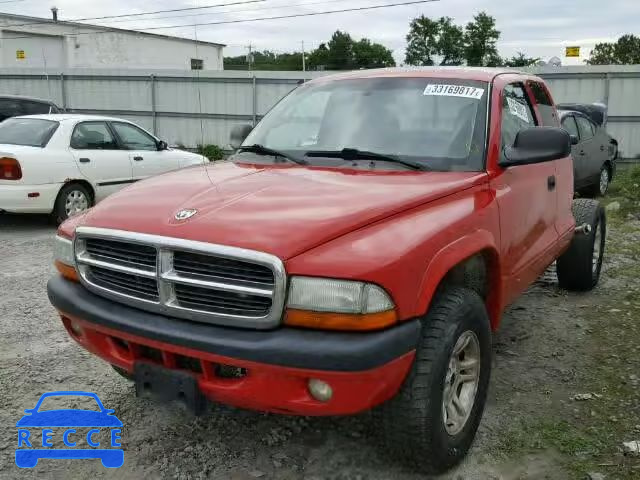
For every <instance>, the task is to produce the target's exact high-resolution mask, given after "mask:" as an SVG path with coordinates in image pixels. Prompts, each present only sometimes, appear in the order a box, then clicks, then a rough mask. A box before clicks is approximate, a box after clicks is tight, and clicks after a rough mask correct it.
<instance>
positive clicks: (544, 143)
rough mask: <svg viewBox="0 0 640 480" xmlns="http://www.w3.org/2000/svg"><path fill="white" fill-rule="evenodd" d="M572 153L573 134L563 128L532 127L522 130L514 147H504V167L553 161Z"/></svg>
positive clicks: (502, 161) (502, 164) (502, 162)
mask: <svg viewBox="0 0 640 480" xmlns="http://www.w3.org/2000/svg"><path fill="white" fill-rule="evenodd" d="M570 154H571V136H570V135H569V133H567V131H565V130H563V129H562V128H556V127H531V128H526V129H524V130H520V131H519V132H518V135H516V140H515V142H513V146H512V147H506V148H505V149H504V158H503V159H502V160H500V166H501V167H502V168H507V167H514V166H517V165H531V164H533V163H542V162H551V161H553V160H560V159H561V158H565V157H568V156H569V155H570Z"/></svg>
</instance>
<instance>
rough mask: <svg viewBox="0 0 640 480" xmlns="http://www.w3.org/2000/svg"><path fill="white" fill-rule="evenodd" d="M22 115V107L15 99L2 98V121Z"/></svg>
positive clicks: (0, 105)
mask: <svg viewBox="0 0 640 480" xmlns="http://www.w3.org/2000/svg"><path fill="white" fill-rule="evenodd" d="M18 115H22V106H21V105H20V102H19V101H18V100H15V99H13V98H0V121H2V120H4V119H6V118H9V117H17V116H18Z"/></svg>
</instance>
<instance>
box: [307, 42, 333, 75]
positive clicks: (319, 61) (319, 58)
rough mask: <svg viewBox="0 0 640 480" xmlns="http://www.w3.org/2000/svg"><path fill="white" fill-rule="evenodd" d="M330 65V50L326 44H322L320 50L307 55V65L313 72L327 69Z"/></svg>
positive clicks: (317, 49)
mask: <svg viewBox="0 0 640 480" xmlns="http://www.w3.org/2000/svg"><path fill="white" fill-rule="evenodd" d="M328 64H329V49H328V48H327V45H326V44H325V43H321V44H320V46H319V47H318V48H316V49H315V50H313V51H312V52H311V53H310V54H309V55H307V65H309V69H311V70H319V69H323V70H324V69H325V68H327V65H328Z"/></svg>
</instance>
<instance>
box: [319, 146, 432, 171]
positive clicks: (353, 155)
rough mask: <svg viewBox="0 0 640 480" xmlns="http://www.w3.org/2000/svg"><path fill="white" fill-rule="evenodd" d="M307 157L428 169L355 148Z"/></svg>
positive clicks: (392, 157)
mask: <svg viewBox="0 0 640 480" xmlns="http://www.w3.org/2000/svg"><path fill="white" fill-rule="evenodd" d="M306 156H307V157H326V158H342V159H344V160H380V161H382V162H392V163H399V164H401V165H404V166H405V167H409V168H411V169H412V170H423V171H425V170H429V167H427V166H426V165H424V164H422V163H418V162H412V161H411V160H404V159H402V158H400V157H397V156H395V155H385V154H383V153H376V152H368V151H366V150H358V149H357V148H343V149H342V150H326V151H322V150H315V151H311V152H307V153H306Z"/></svg>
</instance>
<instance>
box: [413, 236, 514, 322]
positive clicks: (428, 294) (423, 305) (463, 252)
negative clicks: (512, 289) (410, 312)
mask: <svg viewBox="0 0 640 480" xmlns="http://www.w3.org/2000/svg"><path fill="white" fill-rule="evenodd" d="M480 252H487V253H489V255H488V257H489V258H488V260H489V265H488V267H489V278H490V279H491V282H492V284H493V286H492V288H491V289H489V296H488V298H487V312H488V314H489V318H490V319H491V327H492V329H493V330H495V329H497V327H498V323H499V320H500V315H501V313H502V278H501V274H500V271H501V270H500V264H499V254H498V246H497V242H496V239H495V237H494V236H493V234H491V233H490V232H489V231H487V230H477V231H475V232H473V233H470V234H469V235H466V236H464V237H461V238H459V239H457V240H455V241H454V242H452V243H450V244H448V245H446V246H445V247H444V248H442V249H441V250H439V251H438V252H437V253H436V254H435V255H434V256H433V258H432V259H431V261H430V262H429V265H428V266H427V269H426V271H425V273H424V275H423V277H422V281H421V283H420V289H419V295H418V301H417V303H416V312H417V314H418V315H424V314H425V312H427V311H428V309H429V306H430V304H431V301H432V299H433V296H434V295H435V294H436V291H437V289H438V287H439V286H440V284H441V282H442V280H443V279H444V278H445V276H446V275H447V273H449V272H450V271H451V269H452V268H453V267H455V266H456V265H458V264H459V263H461V262H463V261H464V260H466V259H468V258H470V257H472V256H473V255H475V254H477V253H480Z"/></svg>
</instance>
